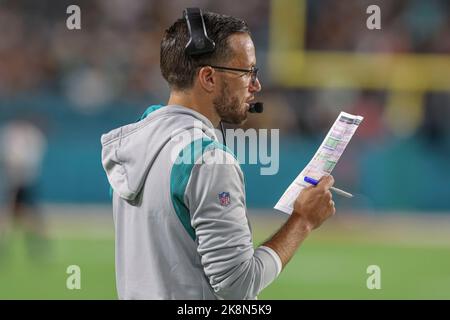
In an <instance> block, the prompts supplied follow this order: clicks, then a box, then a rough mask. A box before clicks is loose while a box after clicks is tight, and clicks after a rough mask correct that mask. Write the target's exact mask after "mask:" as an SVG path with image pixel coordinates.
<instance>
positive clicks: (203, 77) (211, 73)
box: [198, 67, 216, 93]
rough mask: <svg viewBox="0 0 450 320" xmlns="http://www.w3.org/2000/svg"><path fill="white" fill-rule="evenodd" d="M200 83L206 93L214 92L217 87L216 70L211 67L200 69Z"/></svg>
mask: <svg viewBox="0 0 450 320" xmlns="http://www.w3.org/2000/svg"><path fill="white" fill-rule="evenodd" d="M198 82H199V84H200V86H201V87H202V88H203V89H204V90H205V91H206V92H208V93H211V92H213V91H214V88H215V86H216V78H215V70H214V69H213V68H211V67H202V68H200V71H199V72H198Z"/></svg>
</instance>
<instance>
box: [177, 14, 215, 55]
mask: <svg viewBox="0 0 450 320" xmlns="http://www.w3.org/2000/svg"><path fill="white" fill-rule="evenodd" d="M183 15H184V18H185V19H186V23H187V26H188V30H189V35H190V39H189V41H188V43H187V44H186V48H185V52H186V53H187V54H188V55H190V56H196V55H200V54H205V53H211V52H213V51H214V49H215V47H216V44H215V43H214V41H212V40H211V39H210V38H209V37H208V34H207V32H206V27H205V21H204V20H203V14H202V11H201V10H200V9H199V8H186V9H185V10H184V11H183Z"/></svg>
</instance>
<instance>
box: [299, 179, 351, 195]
mask: <svg viewBox="0 0 450 320" xmlns="http://www.w3.org/2000/svg"><path fill="white" fill-rule="evenodd" d="M303 180H305V182H308V183H310V184H312V185H315V186H316V185H317V184H318V183H319V181H317V180H316V179H313V178H310V177H305V178H304V179H303ZM330 190H333V191H334V192H336V193H337V194H339V195H341V196H344V197H346V198H353V195H352V194H351V193H348V192H345V191H344V190H341V189H338V188H335V187H331V188H330Z"/></svg>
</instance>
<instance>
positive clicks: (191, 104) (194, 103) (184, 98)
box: [167, 91, 220, 127]
mask: <svg viewBox="0 0 450 320" xmlns="http://www.w3.org/2000/svg"><path fill="white" fill-rule="evenodd" d="M167 104H168V105H179V106H183V107H186V108H189V109H192V110H195V111H197V112H198V113H201V114H202V115H204V116H205V117H206V118H208V119H209V121H211V123H212V124H213V125H214V127H217V126H218V125H219V121H220V118H219V116H218V115H217V113H216V112H215V110H214V108H213V107H212V103H207V102H205V101H201V100H200V99H198V98H196V97H195V96H194V95H193V94H191V93H188V92H175V91H172V92H171V93H170V97H169V101H168V102H167Z"/></svg>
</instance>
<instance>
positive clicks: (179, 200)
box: [170, 138, 232, 241]
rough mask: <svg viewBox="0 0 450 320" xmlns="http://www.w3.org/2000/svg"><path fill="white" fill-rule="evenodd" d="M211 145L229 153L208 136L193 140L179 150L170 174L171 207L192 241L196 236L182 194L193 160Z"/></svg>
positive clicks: (192, 166)
mask: <svg viewBox="0 0 450 320" xmlns="http://www.w3.org/2000/svg"><path fill="white" fill-rule="evenodd" d="M211 147H212V148H219V149H223V150H225V151H227V152H230V153H231V151H230V150H229V149H228V148H227V147H225V146H224V145H222V144H220V143H218V142H216V141H214V140H211V139H208V138H202V139H197V140H194V141H192V142H191V143H190V144H188V145H187V146H186V147H184V149H183V150H181V151H180V153H179V154H178V158H177V161H176V162H175V164H174V165H173V167H172V172H171V174H170V196H171V199H172V204H173V207H174V209H175V212H176V214H177V217H178V219H180V222H181V224H182V225H183V227H184V229H185V230H186V232H187V233H188V234H189V236H190V237H191V238H192V240H194V241H195V237H196V236H195V230H194V228H193V227H192V225H191V215H190V213H189V209H188V208H187V206H186V204H185V203H184V194H185V192H186V186H187V184H188V182H189V178H190V176H191V172H192V168H194V164H195V162H196V161H197V159H198V158H199V157H200V156H202V155H203V153H204V152H205V150H206V149H208V148H211ZM231 154H232V153H231Z"/></svg>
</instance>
